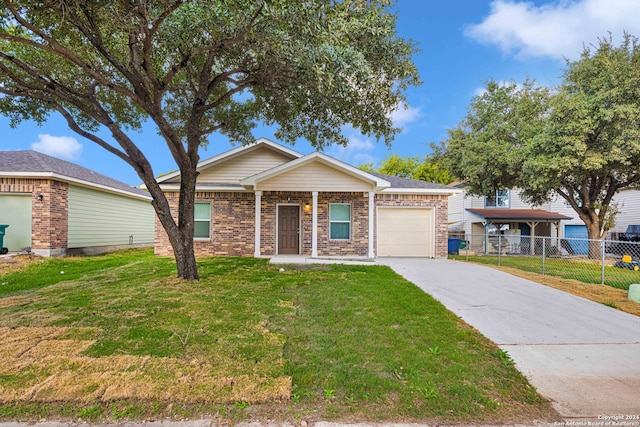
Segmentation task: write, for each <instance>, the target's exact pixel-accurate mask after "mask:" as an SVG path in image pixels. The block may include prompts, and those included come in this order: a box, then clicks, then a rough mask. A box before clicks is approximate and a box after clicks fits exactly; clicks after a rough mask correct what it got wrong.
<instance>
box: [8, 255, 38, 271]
mask: <svg viewBox="0 0 640 427" xmlns="http://www.w3.org/2000/svg"><path fill="white" fill-rule="evenodd" d="M40 261H43V258H42V257H39V256H38V255H33V254H24V255H13V256H2V257H0V274H9V273H14V272H16V271H22V270H24V269H25V268H27V267H29V266H30V265H32V264H35V263H37V262H40Z"/></svg>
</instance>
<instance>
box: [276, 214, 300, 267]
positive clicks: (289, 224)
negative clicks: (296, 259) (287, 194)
mask: <svg viewBox="0 0 640 427" xmlns="http://www.w3.org/2000/svg"><path fill="white" fill-rule="evenodd" d="M299 228H300V207H299V206H280V207H279V208H278V254H294V255H298V254H299V253H300V237H299V232H298V229H299Z"/></svg>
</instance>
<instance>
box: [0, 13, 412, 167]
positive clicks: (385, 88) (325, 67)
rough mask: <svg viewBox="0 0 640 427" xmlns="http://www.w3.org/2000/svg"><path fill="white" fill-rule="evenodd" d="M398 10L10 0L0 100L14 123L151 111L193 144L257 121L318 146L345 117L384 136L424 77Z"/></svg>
mask: <svg viewBox="0 0 640 427" xmlns="http://www.w3.org/2000/svg"><path fill="white" fill-rule="evenodd" d="M395 19H396V17H395V15H394V14H393V13H392V9H391V2H390V1H389V0H382V1H377V2H366V3H365V2H362V1H359V0H348V1H343V2H317V1H311V0H288V1H286V2H285V1H248V0H235V1H193V2H175V3H174V2H170V3H167V2H164V1H149V2H142V3H139V2H133V3H130V2H95V1H88V0H74V1H67V2H58V1H44V2H38V3H37V4H33V3H31V2H20V3H18V4H14V3H13V2H11V3H10V2H9V1H7V2H5V5H4V8H3V10H2V12H1V15H0V52H1V53H2V55H0V69H2V71H3V73H2V75H1V77H0V81H1V83H2V85H1V88H2V93H3V94H5V95H6V96H5V97H3V98H2V100H1V102H0V110H1V111H2V112H3V114H5V115H8V116H9V117H10V118H11V119H12V122H13V123H14V124H15V123H17V122H19V121H21V120H24V119H35V120H39V121H43V120H45V119H46V117H47V115H48V114H49V113H51V112H54V111H59V112H61V110H64V111H65V112H66V113H68V114H69V115H70V117H67V119H71V120H72V121H74V122H75V123H76V124H77V125H80V127H81V128H82V129H84V130H86V131H89V132H93V131H95V130H97V129H98V127H99V126H106V127H111V126H113V125H114V124H115V126H117V127H118V128H119V129H123V130H124V129H129V128H134V129H138V128H140V126H141V124H142V122H143V121H145V120H146V119H151V120H152V121H154V122H155V123H156V125H157V126H158V127H159V128H160V130H161V131H162V136H163V137H164V138H166V139H168V140H169V139H173V138H178V139H179V140H180V141H182V142H184V143H185V144H188V145H190V144H193V143H198V144H199V143H206V136H207V135H208V134H210V133H211V132H213V131H220V132H222V133H224V134H226V135H227V136H229V138H230V139H231V140H235V141H240V142H244V143H248V142H252V141H253V137H252V136H251V134H250V130H251V128H252V127H253V125H254V123H255V121H256V120H260V121H265V122H267V123H277V124H279V125H280V126H281V130H280V132H279V137H280V138H282V139H283V140H285V141H289V142H293V141H295V140H296V139H297V138H300V137H304V138H307V139H308V140H309V141H310V142H311V143H312V144H314V145H315V146H317V147H321V146H323V145H325V144H328V143H333V142H340V143H343V144H346V139H345V138H344V137H343V136H342V135H341V134H340V127H341V126H342V125H344V124H347V123H351V124H353V125H354V126H355V127H358V128H360V129H361V130H362V131H363V132H364V133H366V134H370V135H375V136H376V137H377V138H391V137H392V135H393V134H394V133H395V130H394V129H392V126H391V122H390V120H389V118H388V113H389V112H390V111H392V110H393V109H394V108H397V105H398V104H399V103H400V102H401V101H403V100H404V97H403V95H402V91H403V90H404V89H406V88H407V87H408V86H410V85H414V84H417V83H418V82H419V80H418V74H417V70H416V68H415V66H414V65H413V63H412V61H411V56H412V55H413V53H414V52H415V48H414V47H413V45H412V43H411V42H408V41H406V40H404V39H402V38H400V37H398V35H397V33H396V29H395ZM168 131H169V132H168ZM114 137H115V138H116V140H117V139H118V136H117V135H115V134H114ZM193 138H195V139H193ZM175 142H176V141H173V140H172V141H170V144H171V145H174V144H175ZM118 143H120V141H118ZM176 148H177V147H176ZM125 151H126V150H125ZM127 154H130V153H128V152H127ZM174 156H175V155H174Z"/></svg>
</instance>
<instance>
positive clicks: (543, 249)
mask: <svg viewBox="0 0 640 427" xmlns="http://www.w3.org/2000/svg"><path fill="white" fill-rule="evenodd" d="M546 256H547V248H546V244H545V238H544V236H543V237H542V275H543V276H544V273H545V270H544V261H545V258H546Z"/></svg>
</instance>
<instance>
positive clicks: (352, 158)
mask: <svg viewBox="0 0 640 427" xmlns="http://www.w3.org/2000/svg"><path fill="white" fill-rule="evenodd" d="M375 148H376V144H375V143H374V142H372V141H370V140H368V139H360V138H358V137H357V136H351V137H349V145H347V146H346V147H343V146H340V145H334V146H331V147H330V148H329V149H328V150H327V154H328V155H329V156H331V157H335V158H336V159H338V160H340V161H343V162H345V163H348V164H350V165H353V166H356V167H358V166H360V165H361V164H363V163H368V162H371V163H375V162H376V160H377V159H376V158H375V157H374V156H373V155H372V154H370V153H371V152H372V151H373V150H375Z"/></svg>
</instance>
